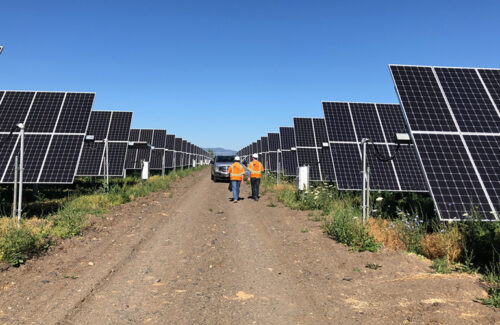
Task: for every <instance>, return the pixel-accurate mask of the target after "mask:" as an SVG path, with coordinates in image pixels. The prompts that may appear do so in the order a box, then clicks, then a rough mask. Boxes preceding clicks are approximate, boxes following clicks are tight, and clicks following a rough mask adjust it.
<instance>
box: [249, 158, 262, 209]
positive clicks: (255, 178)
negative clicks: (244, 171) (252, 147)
mask: <svg viewBox="0 0 500 325" xmlns="http://www.w3.org/2000/svg"><path fill="white" fill-rule="evenodd" d="M258 158H259V155H258V154H256V153H254V154H253V155H252V161H251V162H250V163H249V164H248V170H249V171H250V184H251V185H252V199H253V200H254V201H258V200H259V187H260V178H261V177H262V172H263V171H264V166H262V163H261V162H260V161H258V160H257V159H258Z"/></svg>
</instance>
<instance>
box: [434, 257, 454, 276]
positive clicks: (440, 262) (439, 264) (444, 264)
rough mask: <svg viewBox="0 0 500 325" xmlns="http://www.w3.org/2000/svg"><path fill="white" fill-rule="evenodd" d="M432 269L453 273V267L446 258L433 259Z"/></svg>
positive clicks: (443, 272)
mask: <svg viewBox="0 0 500 325" xmlns="http://www.w3.org/2000/svg"><path fill="white" fill-rule="evenodd" d="M431 269H433V270H434V272H436V273H440V274H449V273H451V268H450V266H449V265H448V261H447V260H446V258H437V259H435V260H433V261H432V265H431Z"/></svg>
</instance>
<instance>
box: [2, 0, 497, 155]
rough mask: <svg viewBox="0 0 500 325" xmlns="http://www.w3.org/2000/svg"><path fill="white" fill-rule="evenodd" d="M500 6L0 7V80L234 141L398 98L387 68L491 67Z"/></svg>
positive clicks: (145, 124)
mask: <svg viewBox="0 0 500 325" xmlns="http://www.w3.org/2000/svg"><path fill="white" fill-rule="evenodd" d="M499 13H500V1H498V0H492V1H420V0H419V1H403V0H398V1H374V0H369V1H312V0H311V1H269V0H267V1H237V0H232V1H229V0H228V1H207V0H200V1H145V0H144V1H104V0H101V1H89V0H87V1H73V0H71V1H49V0H46V1H40V0H37V1H23V0H16V1H4V2H3V3H2V5H1V10H0V45H4V46H5V49H4V53H3V54H2V55H1V56H0V76H1V78H0V88H2V89H16V90H20V89H22V90H25V89H26V90H66V91H92V92H96V93H97V96H96V101H95V105H94V109H116V110H132V111H134V118H133V127H137V128H166V129H167V131H168V132H169V133H175V134H176V135H178V136H181V137H183V138H186V139H188V140H190V141H191V142H193V143H195V144H198V145H200V146H222V147H225V148H230V149H240V148H241V147H242V146H244V145H246V144H247V143H249V142H251V141H253V140H255V139H256V138H258V137H260V136H262V135H264V134H267V132H273V131H274V132H275V131H277V130H278V127H279V126H288V125H292V118H293V117H294V116H322V109H321V101H322V100H345V101H363V102H365V101H368V102H372V101H373V102H397V97H396V94H395V92H394V86H393V83H392V80H391V78H390V73H389V69H388V67H387V65H388V64H390V63H396V64H422V65H445V66H479V67H497V68H498V67H500V19H499V18H498V17H499Z"/></svg>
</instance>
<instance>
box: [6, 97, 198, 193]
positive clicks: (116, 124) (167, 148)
mask: <svg viewBox="0 0 500 325" xmlns="http://www.w3.org/2000/svg"><path fill="white" fill-rule="evenodd" d="M94 97H95V94H94V93H70V92H33V91H0V183H12V182H13V181H14V169H15V166H14V165H15V163H14V162H15V157H16V156H18V157H19V156H20V148H21V142H22V141H21V136H20V134H21V128H20V126H19V124H22V125H23V126H24V135H25V136H24V142H23V145H24V150H23V152H24V164H23V167H24V173H23V174H24V175H23V176H24V179H23V181H24V182H25V183H32V184H34V183H43V184H49V183H52V184H67V183H72V182H73V180H74V177H75V176H100V175H104V174H105V173H106V171H105V168H106V167H107V169H108V172H107V174H108V175H110V176H122V175H123V173H124V168H129V169H135V168H136V167H139V166H141V163H142V161H149V162H150V164H151V165H152V169H161V168H162V167H163V166H165V167H166V168H175V167H180V166H190V165H191V164H192V162H193V160H194V161H195V162H197V163H202V162H206V160H207V159H208V152H206V151H205V150H203V149H202V148H199V147H197V146H195V145H192V144H191V143H189V142H187V141H186V140H182V139H181V138H175V135H167V134H166V131H165V130H134V129H132V130H131V129H130V125H131V121H132V112H112V111H91V109H92V105H93V102H94ZM136 133H137V134H141V136H140V137H139V138H137V139H135V138H133V135H134V134H136ZM129 136H130V138H129ZM177 141H180V147H179V148H180V149H179V150H177V149H176V148H174V143H177ZM136 143H139V144H141V143H143V145H142V146H136V145H135V144H136ZM174 152H175V153H176V154H179V155H180V158H179V159H178V160H176V159H170V160H169V159H168V158H169V157H172V156H173V153H174ZM126 158H127V159H126ZM106 161H107V163H106Z"/></svg>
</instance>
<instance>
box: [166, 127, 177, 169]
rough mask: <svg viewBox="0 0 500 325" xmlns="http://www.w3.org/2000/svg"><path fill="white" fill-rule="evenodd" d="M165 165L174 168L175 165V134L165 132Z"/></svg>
mask: <svg viewBox="0 0 500 325" xmlns="http://www.w3.org/2000/svg"><path fill="white" fill-rule="evenodd" d="M165 147H166V148H165V167H166V168H174V167H175V161H174V158H175V135H174V134H167V139H166V145H165Z"/></svg>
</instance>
